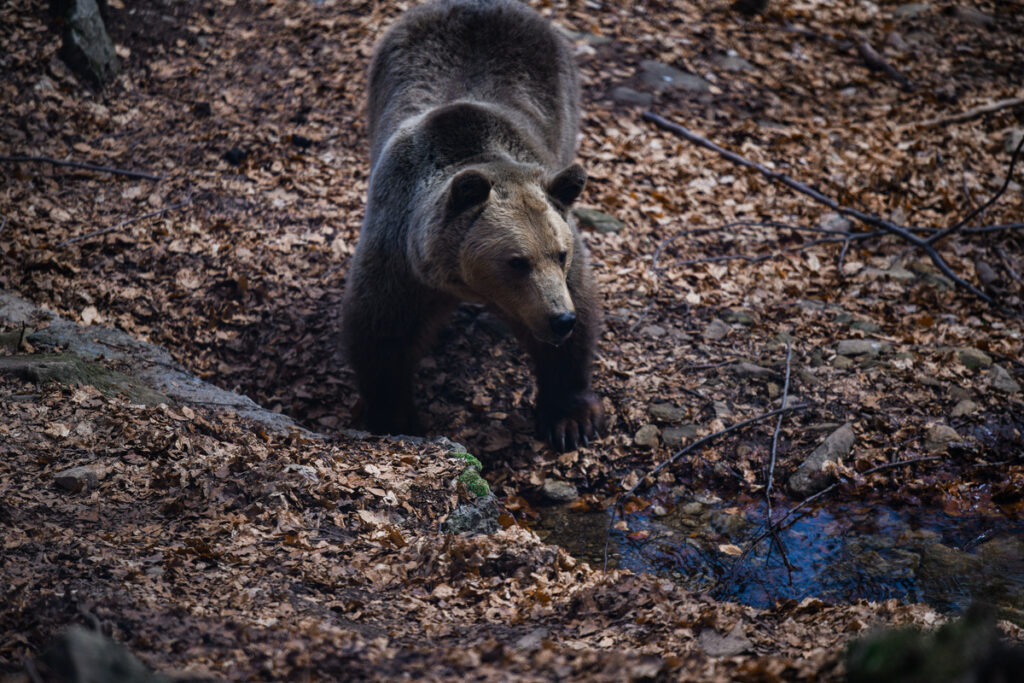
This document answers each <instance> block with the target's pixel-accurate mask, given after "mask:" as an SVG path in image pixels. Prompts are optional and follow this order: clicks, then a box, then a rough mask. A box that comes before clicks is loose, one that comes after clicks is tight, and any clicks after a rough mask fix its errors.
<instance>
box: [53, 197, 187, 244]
mask: <svg viewBox="0 0 1024 683" xmlns="http://www.w3.org/2000/svg"><path fill="white" fill-rule="evenodd" d="M191 201H192V195H191V194H189V196H188V197H186V198H185V199H184V200H182V201H180V202H178V203H177V204H170V205H168V206H165V207H163V208H161V209H157V210H156V211H150V212H149V213H145V214H142V215H141V216H135V217H134V218H129V219H127V220H124V221H121V222H120V223H118V224H117V225H111V226H108V227H106V228H100V229H99V230H93V231H92V232H87V233H85V234H84V235H78V236H77V237H70V238H68V239H66V240H64V241H63V242H61V243H60V244H58V245H57V247H58V248H59V247H66V246H67V245H69V244H74V243H75V242H81V241H82V240H87V239H90V238H92V237H99V236H100V235H106V234H107V233H111V232H114V231H116V230H120V229H121V228H123V227H125V226H127V225H131V224H132V223H135V222H137V221H141V220H144V219H146V218H152V217H153V216H160V215H163V214H165V213H167V212H168V211H174V210H175V209H180V208H181V207H183V206H186V205H188V204H189V203H190V202H191Z"/></svg>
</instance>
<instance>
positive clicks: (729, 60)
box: [714, 50, 754, 71]
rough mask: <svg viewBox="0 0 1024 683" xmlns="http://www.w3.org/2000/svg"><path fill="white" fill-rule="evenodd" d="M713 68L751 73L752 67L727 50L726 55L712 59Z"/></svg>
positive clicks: (733, 52)
mask: <svg viewBox="0 0 1024 683" xmlns="http://www.w3.org/2000/svg"><path fill="white" fill-rule="evenodd" d="M714 63H715V66H717V67H718V68H719V69H723V70H725V71H753V70H754V65H753V64H751V63H750V62H748V61H747V60H745V59H743V57H740V56H739V55H738V54H736V51H735V50H729V52H728V53H727V54H724V55H721V56H719V57H715V58H714Z"/></svg>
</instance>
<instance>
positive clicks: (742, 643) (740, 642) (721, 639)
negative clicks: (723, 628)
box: [697, 622, 754, 657]
mask: <svg viewBox="0 0 1024 683" xmlns="http://www.w3.org/2000/svg"><path fill="white" fill-rule="evenodd" d="M697 642H698V643H699V644H700V646H701V648H702V649H703V650H704V653H705V654H707V655H708V656H709V657H735V656H736V655H739V654H743V653H744V652H747V651H748V650H750V649H751V648H753V647H754V644H753V643H752V642H750V639H749V638H747V636H746V634H744V632H743V622H737V623H736V625H735V626H733V627H732V630H731V631H729V633H728V634H727V635H724V636H723V635H719V633H718V632H717V631H715V630H714V629H711V628H706V629H704V630H703V631H701V632H700V635H699V636H698V637H697Z"/></svg>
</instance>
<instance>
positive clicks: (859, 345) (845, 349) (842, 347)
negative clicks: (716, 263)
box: [836, 339, 889, 356]
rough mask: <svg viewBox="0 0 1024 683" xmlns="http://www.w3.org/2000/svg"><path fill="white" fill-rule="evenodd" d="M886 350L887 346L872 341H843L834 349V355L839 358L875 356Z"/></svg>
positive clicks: (883, 343)
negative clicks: (836, 354) (837, 355)
mask: <svg viewBox="0 0 1024 683" xmlns="http://www.w3.org/2000/svg"><path fill="white" fill-rule="evenodd" d="M888 349H889V345H888V344H886V343H885V342H880V341H875V340H873V339H844V340H843V341H841V342H839V346H838V347H836V353H838V354H839V355H840V356H862V355H865V354H867V355H870V356H877V355H878V354H880V353H883V352H885V351H887V350H888Z"/></svg>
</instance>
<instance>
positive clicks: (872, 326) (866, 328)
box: [850, 320, 882, 334]
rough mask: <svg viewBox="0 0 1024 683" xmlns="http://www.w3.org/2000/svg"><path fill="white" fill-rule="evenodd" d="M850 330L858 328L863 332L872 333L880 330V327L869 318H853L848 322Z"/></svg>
mask: <svg viewBox="0 0 1024 683" xmlns="http://www.w3.org/2000/svg"><path fill="white" fill-rule="evenodd" d="M850 329H851V330H860V331H861V332H864V333H865V334H874V333H875V332H881V330H882V328H881V326H879V325H878V324H877V323H873V322H871V321H870V320H854V321H853V322H852V323H850Z"/></svg>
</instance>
